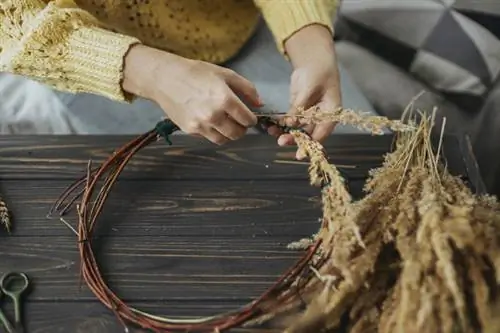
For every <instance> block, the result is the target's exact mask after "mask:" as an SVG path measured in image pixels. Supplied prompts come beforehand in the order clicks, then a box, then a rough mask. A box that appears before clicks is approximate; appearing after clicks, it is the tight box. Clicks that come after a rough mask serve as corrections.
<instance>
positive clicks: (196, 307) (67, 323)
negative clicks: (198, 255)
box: [8, 301, 283, 333]
mask: <svg viewBox="0 0 500 333" xmlns="http://www.w3.org/2000/svg"><path fill="white" fill-rule="evenodd" d="M131 305H133V306H135V307H137V308H138V309H140V310H142V311H146V312H148V313H151V314H158V315H162V316H168V317H174V318H198V317H204V316H211V315H214V314H219V313H223V312H226V311H231V310H234V309H236V308H238V307H239V306H240V304H239V303H236V302H217V301H211V302H203V301H201V302H194V303H193V302H168V303H163V302H158V303H152V302H146V303H144V302H143V303H131ZM8 313H9V314H10V313H11V312H10V311H9V312H8ZM25 314H26V316H27V318H26V319H27V320H26V323H27V325H26V333H31V332H33V333H35V332H36V333H123V332H124V327H123V326H122V325H121V324H120V322H119V321H118V320H117V319H116V317H115V316H114V315H113V313H112V312H111V311H109V310H108V309H106V308H104V307H103V306H102V305H101V304H99V303H97V302H59V303H45V302H44V303H38V302H29V303H27V305H26V308H25ZM127 328H128V329H129V333H146V332H148V333H149V332H151V331H145V330H142V329H138V328H136V327H133V326H131V325H127ZM282 331H283V330H280V329H277V328H275V329H272V328H253V329H244V328H238V329H234V330H231V332H235V333H243V332H254V333H281V332H282ZM193 333H194V332H193Z"/></svg>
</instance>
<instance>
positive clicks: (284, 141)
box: [278, 133, 295, 146]
mask: <svg viewBox="0 0 500 333" xmlns="http://www.w3.org/2000/svg"><path fill="white" fill-rule="evenodd" d="M293 144H295V139H294V138H293V136H292V135H291V134H288V133H285V134H283V135H280V136H279V138H278V145H280V146H291V145H293Z"/></svg>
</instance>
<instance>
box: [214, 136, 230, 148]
mask: <svg viewBox="0 0 500 333" xmlns="http://www.w3.org/2000/svg"><path fill="white" fill-rule="evenodd" d="M226 141H227V140H226V139H225V138H223V137H222V136H217V137H216V138H214V139H213V141H212V142H213V143H215V144H216V145H219V146H221V145H223V144H224V143H226Z"/></svg>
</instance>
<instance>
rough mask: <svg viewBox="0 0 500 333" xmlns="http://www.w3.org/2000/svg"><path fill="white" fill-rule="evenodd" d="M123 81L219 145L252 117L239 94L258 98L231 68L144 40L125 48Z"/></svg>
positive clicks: (186, 128) (237, 134)
mask: <svg viewBox="0 0 500 333" xmlns="http://www.w3.org/2000/svg"><path fill="white" fill-rule="evenodd" d="M122 86H123V88H124V89H125V90H126V91H128V92H130V93H132V94H134V95H138V96H141V97H144V98H147V99H150V100H153V101H155V102H156V103H157V104H158V105H159V106H160V107H161V108H162V109H163V110H164V111H165V113H166V114H167V116H168V117H169V118H170V119H172V121H173V122H174V123H175V124H177V126H179V128H180V129H181V130H182V131H184V132H186V133H188V134H190V135H197V136H203V137H205V138H207V139H208V140H210V141H212V142H213V143H216V144H219V145H220V144H223V143H226V142H227V141H229V140H236V139H239V138H240V137H242V136H243V135H245V133H246V131H247V129H248V128H249V127H251V126H254V125H255V124H256V123H257V117H256V116H255V114H254V113H253V112H252V111H250V110H249V108H248V107H247V106H246V105H245V104H244V103H243V102H242V101H241V100H240V98H239V97H238V95H240V96H243V97H244V98H245V99H246V101H247V102H249V103H251V104H253V105H255V106H260V105H261V104H262V102H261V101H260V98H259V96H258V94H257V91H256V89H255V87H254V85H253V84H252V83H251V82H249V81H248V80H247V79H245V78H243V77H242V76H240V75H238V74H237V73H235V72H234V71H232V70H229V69H226V68H223V67H219V66H216V65H212V64H210V63H206V62H202V61H195V60H190V59H186V58H183V57H180V56H177V55H174V54H171V53H168V52H163V51H159V50H156V49H154V48H150V47H147V46H143V45H136V46H133V47H132V48H131V49H130V51H129V53H128V54H127V56H126V59H125V69H124V81H123V84H122Z"/></svg>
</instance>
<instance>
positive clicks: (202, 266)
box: [0, 236, 300, 304]
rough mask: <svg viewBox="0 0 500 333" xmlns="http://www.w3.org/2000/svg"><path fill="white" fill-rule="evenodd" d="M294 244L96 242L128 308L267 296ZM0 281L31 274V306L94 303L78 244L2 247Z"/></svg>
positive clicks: (278, 240)
mask: <svg viewBox="0 0 500 333" xmlns="http://www.w3.org/2000/svg"><path fill="white" fill-rule="evenodd" d="M296 240H298V239H297V238H294V237H277V236H275V237H262V238H255V239H244V238H243V237H240V238H220V237H219V238H213V237H206V238H192V237H164V236H163V237H147V238H146V237H106V238H101V239H99V240H94V241H93V242H94V243H95V253H96V255H97V258H98V260H99V263H100V266H101V269H102V274H103V275H104V276H105V278H106V280H107V282H108V283H109V286H110V287H111V288H113V290H115V291H116V292H117V293H118V295H120V296H121V297H122V298H123V299H125V300H126V301H129V302H133V301H151V302H159V301H162V302H165V301H172V300H179V301H180V300H184V301H190V302H195V301H196V300H200V301H201V300H212V301H214V300H217V301H220V300H237V301H240V303H241V304H244V303H245V302H249V301H251V299H252V298H255V297H257V296H259V295H260V294H261V293H262V292H264V291H265V290H266V289H267V288H268V287H269V286H271V285H272V283H273V282H274V281H275V280H276V279H277V278H278V276H279V275H280V274H281V273H282V272H284V271H285V270H286V269H287V268H288V267H290V266H291V265H292V264H293V263H294V262H295V261H296V260H297V259H298V258H299V255H300V252H297V251H293V250H289V249H287V248H286V245H287V244H288V243H289V242H290V241H296ZM0 257H1V258H2V260H1V263H0V273H5V272H7V271H9V270H12V269H13V268H14V267H15V269H16V270H21V271H23V272H26V274H28V276H30V277H31V279H32V280H33V284H34V285H36V288H34V289H33V291H32V293H31V294H30V301H48V302H53V301H71V300H75V299H78V300H80V301H86V300H87V301H88V300H94V296H93V295H92V294H91V293H90V292H89V291H88V288H87V287H86V286H85V285H84V286H83V288H80V285H79V273H80V266H79V263H80V261H79V256H78V249H77V240H76V238H75V237H50V238H46V237H21V238H17V239H14V238H12V239H2V240H1V243H0Z"/></svg>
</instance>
